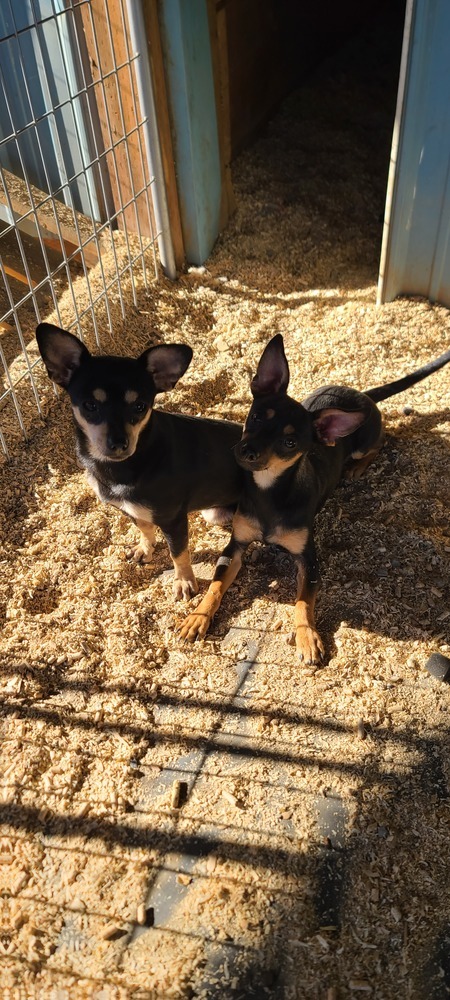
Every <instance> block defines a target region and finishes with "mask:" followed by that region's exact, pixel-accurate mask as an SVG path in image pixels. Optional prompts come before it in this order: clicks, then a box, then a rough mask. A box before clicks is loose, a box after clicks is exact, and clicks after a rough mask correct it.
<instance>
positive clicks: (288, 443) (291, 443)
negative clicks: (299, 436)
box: [283, 438, 297, 450]
mask: <svg viewBox="0 0 450 1000" xmlns="http://www.w3.org/2000/svg"><path fill="white" fill-rule="evenodd" d="M283 444H284V447H285V448H289V449H290V450H292V448H296V447H297V442H296V440H295V438H285V439H284V441H283Z"/></svg>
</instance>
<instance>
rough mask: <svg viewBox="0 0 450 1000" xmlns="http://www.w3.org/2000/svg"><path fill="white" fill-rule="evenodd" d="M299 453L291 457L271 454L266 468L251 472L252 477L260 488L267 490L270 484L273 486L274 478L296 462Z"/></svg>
mask: <svg viewBox="0 0 450 1000" xmlns="http://www.w3.org/2000/svg"><path fill="white" fill-rule="evenodd" d="M299 457H300V456H299V453H298V452H297V453H296V454H295V455H294V456H293V457H292V458H290V459H286V458H279V456H278V455H273V456H272V457H271V459H270V460H269V464H268V466H267V469H261V470H260V471H259V472H254V473H253V479H254V481H255V483H256V485H257V486H259V488H260V490H268V489H269V487H270V486H273V484H274V482H275V480H277V479H278V477H279V476H281V475H282V473H283V472H286V469H289V468H290V466H291V465H294V464H295V462H298V459H299Z"/></svg>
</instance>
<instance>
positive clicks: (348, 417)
mask: <svg viewBox="0 0 450 1000" xmlns="http://www.w3.org/2000/svg"><path fill="white" fill-rule="evenodd" d="M365 419H366V414H365V413H362V411H361V410H355V411H354V412H353V413H350V412H349V411H348V410H334V409H327V410H321V411H320V413H318V415H317V416H316V417H315V418H314V421H313V422H314V427H315V430H316V434H317V437H318V439H319V441H321V442H322V444H327V445H329V446H331V447H332V446H333V445H335V444H336V441H337V439H338V438H342V437H348V435H349V434H352V433H353V431H355V430H356V428H357V427H359V426H360V425H361V424H362V423H363V421H364V420H365Z"/></svg>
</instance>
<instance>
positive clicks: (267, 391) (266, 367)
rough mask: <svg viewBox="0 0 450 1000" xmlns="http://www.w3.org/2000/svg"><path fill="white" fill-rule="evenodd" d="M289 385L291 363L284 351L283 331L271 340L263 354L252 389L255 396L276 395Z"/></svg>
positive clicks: (252, 382) (284, 390) (251, 384)
mask: <svg viewBox="0 0 450 1000" xmlns="http://www.w3.org/2000/svg"><path fill="white" fill-rule="evenodd" d="M288 385H289V365H288V363H287V360H286V355H285V353H284V345H283V338H282V336H281V333H277V335H276V336H275V337H272V340H269V343H268V344H267V347H266V348H265V349H264V351H263V353H262V355H261V358H260V361H259V365H258V368H257V370H256V375H255V377H254V379H252V381H251V383H250V389H251V392H252V395H253V396H254V397H255V398H256V397H258V396H269V395H270V396H275V395H276V394H277V393H278V392H286V390H287V387H288Z"/></svg>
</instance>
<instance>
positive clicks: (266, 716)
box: [0, 39, 450, 1000]
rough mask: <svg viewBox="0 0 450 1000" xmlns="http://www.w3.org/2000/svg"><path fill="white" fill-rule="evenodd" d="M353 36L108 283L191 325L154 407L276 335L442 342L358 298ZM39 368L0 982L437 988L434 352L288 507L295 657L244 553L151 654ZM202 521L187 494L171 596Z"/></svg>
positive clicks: (439, 384) (207, 991)
mask: <svg viewBox="0 0 450 1000" xmlns="http://www.w3.org/2000/svg"><path fill="white" fill-rule="evenodd" d="M381 45H382V43H381V40H380V39H378V47H375V50H373V49H370V47H369V48H368V49H366V52H365V55H362V56H361V58H360V59H359V60H358V59H357V60H356V62H354V65H353V69H352V68H351V67H350V64H349V63H348V62H346V61H345V60H343V61H342V62H341V63H336V64H335V65H334V66H331V67H328V71H327V72H325V71H323V72H322V73H321V74H319V75H318V76H317V78H316V79H315V81H314V83H313V84H311V85H310V86H305V87H304V88H303V89H302V90H301V91H299V92H298V93H296V94H295V95H293V96H292V97H291V98H290V99H289V100H288V101H287V102H286V103H285V105H284V106H283V107H282V109H281V110H280V112H279V114H278V115H277V116H276V118H275V119H274V120H273V121H272V123H271V124H270V125H269V126H268V128H267V131H266V133H265V135H264V136H262V137H261V138H260V139H259V140H258V141H257V142H256V143H255V145H254V146H253V148H252V149H251V150H250V151H249V152H247V153H246V154H245V155H243V156H242V157H241V158H240V159H239V161H238V162H237V163H236V165H235V169H234V174H233V176H234V184H235V190H236V196H237V206H238V207H237V212H236V215H235V217H234V218H233V220H232V222H231V223H230V225H229V227H228V229H227V231H226V232H225V233H224V234H223V236H222V237H221V239H220V241H219V243H218V245H217V247H216V249H215V251H214V253H213V254H212V256H211V258H210V260H209V261H208V264H207V267H206V269H205V270H201V271H198V270H197V271H196V270H192V271H191V272H190V273H189V274H187V275H185V276H183V277H182V278H181V279H180V280H179V282H177V283H176V284H175V285H172V284H170V283H169V282H167V281H164V280H161V281H159V282H158V283H157V284H155V285H154V286H152V287H151V289H150V292H149V293H145V291H144V289H143V288H141V287H140V279H139V276H138V275H137V276H136V282H137V287H138V304H139V308H138V309H137V310H136V309H135V308H134V306H133V304H132V299H131V294H130V298H129V302H128V303H127V320H126V322H125V323H122V321H121V318H120V311H119V303H118V301H115V300H114V296H112V301H111V308H112V313H113V318H114V320H115V324H116V326H115V335H114V338H113V339H112V338H108V337H106V336H105V342H104V347H105V349H109V350H115V351H118V352H123V353H130V354H132V353H137V352H138V351H140V350H142V349H143V348H144V347H145V346H146V345H147V344H149V343H155V342H157V341H158V340H159V339H161V340H164V341H169V340H183V341H186V342H188V343H190V344H191V345H192V347H193V348H194V351H195V354H194V360H193V362H192V365H191V368H190V369H189V371H188V373H187V374H186V376H185V377H184V379H183V381H182V383H181V384H180V386H179V387H178V388H177V389H176V391H175V392H173V393H172V394H171V395H170V397H169V396H166V397H162V398H161V404H160V405H161V406H164V407H169V408H173V409H176V410H180V411H183V412H189V413H191V412H192V413H205V414H212V415H217V416H225V417H231V418H234V419H237V420H242V419H243V418H244V415H245V412H246V408H247V407H248V403H249V389H248V384H249V373H251V372H252V371H254V369H255V365H256V362H257V360H258V358H259V356H260V353H261V351H262V348H263V346H264V345H265V343H266V342H267V340H268V339H269V337H270V336H272V335H273V334H274V333H276V332H281V333H282V334H283V335H284V338H285V345H286V350H287V354H288V358H289V361H290V365H291V373H292V380H291V391H292V395H295V396H297V398H301V397H302V396H303V395H306V393H308V392H309V391H311V390H312V389H313V388H314V387H316V386H318V385H320V384H321V383H326V382H329V381H337V382H344V383H349V384H352V385H355V386H356V387H358V388H367V387H369V386H372V385H375V384H378V383H379V382H383V381H386V380H389V379H392V378H394V377H397V376H398V375H399V374H401V373H406V372H408V371H409V370H411V369H413V368H414V367H416V366H417V365H419V364H420V363H422V362H424V361H426V360H428V359H429V358H431V357H435V356H437V355H438V354H439V353H441V352H442V351H443V350H444V349H445V348H446V347H447V346H448V343H449V340H450V336H449V331H450V323H449V317H448V312H447V310H446V309H443V308H441V307H439V306H434V307H433V306H430V305H429V304H428V303H426V302H424V301H420V300H415V301H414V300H402V301H398V302H395V303H392V304H390V305H387V306H384V307H383V308H378V309H377V308H376V307H375V293H376V289H375V283H376V277H377V267H378V259H379V250H380V237H381V222H380V218H381V216H382V213H383V202H384V192H385V184H386V173H387V164H388V156H389V145H390V134H391V127H392V116H393V107H394V90H395V84H394V89H393V83H392V81H393V80H394V81H395V73H396V67H395V66H394V68H393V69H392V68H391V66H390V64H389V62H388V60H387V54H386V53H385V51H384V49H383V48H382V47H381V48H380V46H381ZM356 51H361V47H360V46H358V47H356ZM385 57H386V58H385ZM327 73H328V75H327ZM117 247H118V253H119V256H120V253H121V252H122V250H121V245H120V238H118V240H117ZM109 264H110V259H109V257H108V255H105V267H106V269H107V268H108V266H109ZM91 273H92V280H93V281H94V282H95V273H93V272H91ZM77 293H78V295H79V297H80V301H81V302H83V295H85V291H84V289H83V286H82V284H81V279H80V280H79V282H78V283H77ZM61 311H62V315H63V319H64V317H66V318H67V322H69V321H70V320H71V318H72V314H71V304H70V300H69V298H68V297H67V298H64V297H63V298H62V300H61ZM100 318H101V317H100ZM86 335H87V338H88V339H89V330H88V329H86ZM39 380H40V384H41V386H42V393H43V397H44V408H45V412H46V418H45V422H44V423H43V424H42V425H39V426H36V423H34V428H33V430H32V435H31V440H30V443H29V445H28V446H27V447H26V448H24V447H23V446H21V447H19V446H18V447H17V448H16V450H15V451H14V453H13V458H12V460H11V461H10V463H9V464H8V465H7V466H4V467H3V469H2V491H1V521H2V534H3V551H2V556H1V560H2V562H1V567H2V568H1V578H0V616H1V628H2V633H1V646H2V675H3V676H2V679H3V696H2V738H3V745H2V771H3V791H2V804H1V811H2V820H3V824H4V825H3V833H4V838H3V840H2V841H1V845H2V850H1V865H0V877H1V878H2V880H3V883H4V884H3V885H2V892H3V895H2V898H1V904H0V905H1V909H0V914H1V936H0V942H1V949H2V951H1V954H0V960H1V963H2V972H1V977H2V979H1V981H2V989H3V990H4V991H7V990H10V993H8V992H4V994H3V995H5V996H10V997H13V998H16V997H17V998H18V997H20V998H23V997H27V998H28V997H35V996H36V997H40V998H47V997H49V998H50V997H52V998H58V1000H62V998H64V1000H65V998H71V1000H72V998H74V1000H78V998H84V997H95V998H101V1000H105V998H107V1000H110V998H114V1000H116V998H128V997H142V998H144V997H158V998H159V997H188V996H197V997H201V996H203V997H208V998H211V997H220V998H232V997H233V998H238V997H241V998H247V997H251V996H255V997H264V996H269V997H280V998H281V997H283V998H289V1000H291V998H292V1000H293V998H303V997H314V998H318V1000H325V998H327V1000H333V998H339V1000H344V998H349V997H353V996H358V995H369V996H372V997H374V998H375V997H376V998H377V1000H394V998H398V997H405V998H412V1000H422V998H425V997H426V998H427V1000H428V998H429V997H430V998H431V997H433V998H441V997H443V996H444V995H446V990H447V992H448V987H449V986H450V980H449V968H448V933H449V924H448V912H449V883H448V870H449V861H450V858H449V853H450V838H449V836H448V807H449V798H448V781H449V775H448V767H449V764H448V759H449V758H448V706H449V694H448V690H449V689H448V687H446V686H444V685H439V683H438V682H437V681H434V680H433V679H431V678H430V677H429V675H428V674H427V673H426V672H425V670H424V663H425V661H426V659H427V657H428V655H429V654H430V653H431V652H432V651H434V650H438V649H440V650H442V651H444V652H445V651H447V652H448V650H449V645H448V643H449V634H448V629H449V621H450V616H449V604H448V553H449V551H450V537H449V529H448V509H446V503H447V501H448V496H449V495H450V483H449V467H450V464H449V437H448V422H447V421H448V411H447V409H446V407H447V405H448V372H441V373H439V374H437V375H434V376H433V377H432V378H430V379H429V380H427V381H425V382H423V383H422V384H421V385H419V386H417V387H416V388H414V389H412V390H410V391H409V392H408V393H405V394H404V395H402V396H399V397H396V398H394V399H392V400H390V401H388V402H387V403H386V404H383V411H384V413H385V416H386V424H387V431H388V437H387V444H386V447H385V449H384V451H383V453H382V454H381V455H380V457H379V458H378V459H377V461H376V463H375V464H374V465H373V466H372V467H371V468H370V470H369V471H368V474H367V476H366V478H365V479H363V480H361V481H360V482H358V483H354V484H347V485H342V487H340V488H339V489H338V490H337V492H336V494H335V496H334V497H333V498H332V499H331V500H330V501H329V502H328V504H327V506H326V508H325V510H324V511H323V512H322V513H321V515H320V517H319V518H318V523H317V539H318V545H319V550H320V558H321V565H322V575H323V581H322V587H321V591H320V596H319V600H318V622H319V628H320V631H321V633H322V636H323V638H324V640H325V643H326V646H327V650H328V655H329V659H328V662H327V664H326V666H324V668H323V669H321V670H319V671H317V672H315V673H313V672H312V671H309V670H305V669H304V668H302V667H301V666H299V664H298V663H297V662H296V658H295V651H294V648H293V647H292V645H291V632H292V604H293V597H294V586H295V580H294V570H293V566H292V564H291V562H290V559H289V558H288V557H287V556H286V555H284V554H283V553H282V552H280V551H277V550H275V549H273V548H262V547H258V546H255V547H254V548H253V549H252V550H251V551H250V552H249V554H248V557H247V559H246V562H245V566H244V569H243V571H242V573H241V575H240V578H239V579H238V581H237V583H236V585H235V586H234V587H233V589H232V590H231V591H230V593H229V595H228V596H227V598H226V600H225V601H224V604H223V608H222V609H221V611H220V613H219V614H218V615H217V618H216V620H215V621H214V625H213V628H212V630H211V633H210V636H209V637H208V639H207V640H206V641H205V643H204V644H203V646H197V647H193V648H191V647H189V648H184V647H183V648H180V646H179V643H178V641H177V637H176V634H175V633H174V624H176V623H177V622H179V621H180V620H181V618H182V613H183V609H181V608H180V607H175V608H174V606H173V604H172V597H171V572H170V559H169V556H168V551H167V548H166V545H165V543H164V542H163V541H162V539H161V540H160V543H159V544H158V547H157V550H156V558H155V563H154V566H153V567H143V568H140V567H135V566H134V565H131V564H130V563H129V562H127V560H126V552H127V549H128V547H129V546H130V545H131V544H132V543H133V542H134V540H135V538H136V534H135V529H134V527H133V525H132V524H131V523H130V522H129V521H128V520H127V519H126V518H125V517H123V516H122V515H121V514H119V513H118V512H117V511H114V510H112V509H108V508H107V507H106V506H101V505H100V504H99V503H98V502H97V500H96V499H95V497H94V496H93V495H92V493H91V491H90V489H89V487H88V485H87V483H86V482H85V480H84V477H83V474H82V473H81V472H80V471H79V470H78V469H77V467H76V464H75V460H74V452H73V439H72V429H71V421H70V415H69V409H68V405H67V403H66V401H65V400H64V399H62V398H61V397H59V398H58V399H56V398H55V397H54V396H53V395H52V390H51V387H50V385H49V384H48V383H47V382H46V379H45V376H44V375H42V377H41V376H39ZM23 391H24V399H23V404H24V409H25V413H27V412H28V410H27V403H26V399H25V390H23ZM405 406H407V407H409V408H410V410H411V412H408V413H407V414H406V413H405V412H404V407H405ZM29 412H30V422H31V413H32V408H31V405H30V410H29ZM6 417H7V414H6ZM12 428H13V422H11V430H12ZM226 537H227V534H226V531H224V530H222V529H220V528H217V527H215V528H214V527H213V528H211V527H207V526H206V525H205V524H204V522H203V521H202V519H201V517H200V516H194V517H192V519H191V548H192V552H193V559H194V563H195V565H196V569H197V575H198V578H199V581H200V584H201V589H202V590H203V589H204V587H205V586H206V585H207V580H208V578H209V577H210V575H211V572H212V567H213V564H214V558H215V555H216V554H217V552H218V550H219V549H220V547H221V545H222V544H223V542H224V540H225V539H226ZM176 780H181V781H183V782H187V785H188V794H187V798H186V800H185V801H184V802H183V800H182V804H181V806H180V807H179V808H173V799H172V795H173V785H174V781H176ZM152 923H153V926H145V925H146V924H147V925H150V924H152Z"/></svg>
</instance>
